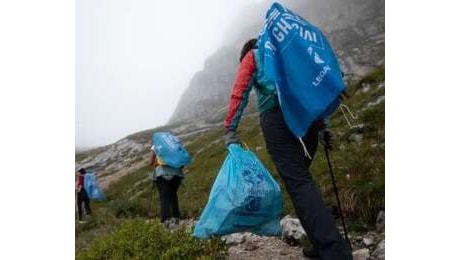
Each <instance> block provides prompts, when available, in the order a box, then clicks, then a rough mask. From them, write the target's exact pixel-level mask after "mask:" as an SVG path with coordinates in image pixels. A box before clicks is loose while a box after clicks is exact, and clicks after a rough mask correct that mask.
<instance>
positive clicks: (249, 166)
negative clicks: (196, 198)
mask: <svg viewBox="0 0 460 260" xmlns="http://www.w3.org/2000/svg"><path fill="white" fill-rule="evenodd" d="M228 150H229V154H228V155H227V158H226V159H225V161H224V164H223V165H222V167H221V169H220V171H219V174H218V175H217V178H216V180H215V181H214V185H213V186H212V189H211V193H210V195H209V200H208V203H207V205H206V207H205V209H204V210H203V212H202V214H201V217H200V219H199V220H198V223H197V224H196V226H195V230H194V233H193V235H194V236H195V237H197V238H203V239H206V238H209V237H211V236H220V235H226V234H231V233H235V232H243V231H247V232H252V233H255V234H258V235H264V236H279V235H280V234H281V227H280V223H279V221H280V217H281V211H282V209H283V201H282V195H281V189H280V187H279V185H278V183H277V182H276V181H275V180H274V179H273V177H272V176H271V174H270V173H269V172H268V170H267V169H266V168H265V167H264V166H263V164H262V162H260V161H259V159H257V157H256V155H255V154H254V153H252V152H251V151H249V150H245V149H243V148H242V147H241V146H240V145H239V144H231V145H229V147H228Z"/></svg>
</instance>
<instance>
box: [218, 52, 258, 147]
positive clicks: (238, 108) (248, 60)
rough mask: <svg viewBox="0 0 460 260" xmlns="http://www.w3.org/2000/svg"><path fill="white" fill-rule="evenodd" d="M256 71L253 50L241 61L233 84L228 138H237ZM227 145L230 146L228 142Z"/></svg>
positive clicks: (226, 122)
mask: <svg viewBox="0 0 460 260" xmlns="http://www.w3.org/2000/svg"><path fill="white" fill-rule="evenodd" d="M255 71H256V63H255V58H254V51H253V50H251V51H250V52H248V54H246V56H245V57H244V58H243V60H242V61H241V63H240V65H239V67H238V71H237V74H236V79H235V82H234V84H233V89H232V94H231V97H230V105H229V109H228V114H227V116H226V118H225V122H224V126H225V129H226V136H227V135H233V136H234V137H235V138H236V135H235V134H234V133H235V131H236V129H237V128H238V124H239V122H240V119H241V116H242V115H243V111H244V109H245V107H246V105H247V104H248V100H249V92H251V88H252V84H250V83H251V79H252V77H253V76H254V73H255ZM232 133H233V134H232ZM235 138H233V139H234V140H231V139H232V138H230V140H229V141H230V143H231V142H234V141H236V139H235ZM226 143H227V144H229V143H228V142H226Z"/></svg>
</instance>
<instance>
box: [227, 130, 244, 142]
mask: <svg viewBox="0 0 460 260" xmlns="http://www.w3.org/2000/svg"><path fill="white" fill-rule="evenodd" d="M224 139H225V145H226V146H228V145H229V144H241V142H240V139H239V138H238V135H236V132H235V131H231V130H230V131H227V132H226V133H225V136H224Z"/></svg>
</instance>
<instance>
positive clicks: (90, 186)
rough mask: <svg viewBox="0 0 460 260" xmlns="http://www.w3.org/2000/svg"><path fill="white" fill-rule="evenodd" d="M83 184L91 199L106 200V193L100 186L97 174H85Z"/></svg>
mask: <svg viewBox="0 0 460 260" xmlns="http://www.w3.org/2000/svg"><path fill="white" fill-rule="evenodd" d="M83 186H84V189H85V191H86V194H87V195H88V198H89V199H91V200H105V196H104V193H103V192H102V189H101V188H100V187H99V184H98V183H97V180H96V175H95V174H94V173H87V174H85V178H84V183H83Z"/></svg>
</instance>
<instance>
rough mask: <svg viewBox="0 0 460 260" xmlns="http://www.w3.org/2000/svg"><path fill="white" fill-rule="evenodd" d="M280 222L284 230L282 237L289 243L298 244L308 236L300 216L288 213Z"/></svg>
mask: <svg viewBox="0 0 460 260" xmlns="http://www.w3.org/2000/svg"><path fill="white" fill-rule="evenodd" d="M280 224H281V230H282V234H281V237H282V239H283V240H284V241H285V242H286V243H288V244H291V245H298V244H300V243H301V242H302V240H304V239H305V238H306V237H307V234H306V233H305V230H304V229H303V228H302V225H301V224H300V220H299V219H298V218H293V217H291V216H289V215H287V216H285V217H284V218H283V219H282V220H281V222H280Z"/></svg>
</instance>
